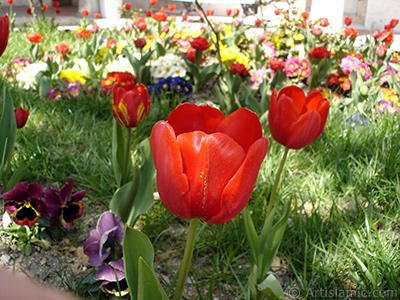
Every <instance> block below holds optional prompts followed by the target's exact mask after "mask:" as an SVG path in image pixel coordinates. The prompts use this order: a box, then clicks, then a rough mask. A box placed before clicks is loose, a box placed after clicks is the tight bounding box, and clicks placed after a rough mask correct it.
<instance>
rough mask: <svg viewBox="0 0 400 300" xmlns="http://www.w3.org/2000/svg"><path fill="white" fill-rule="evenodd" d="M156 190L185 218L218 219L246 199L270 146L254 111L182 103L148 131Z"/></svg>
mask: <svg viewBox="0 0 400 300" xmlns="http://www.w3.org/2000/svg"><path fill="white" fill-rule="evenodd" d="M150 143H151V150H152V153H153V159H154V165H155V167H156V170H157V189H158V192H159V194H160V198H161V200H162V202H163V203H164V205H165V206H166V207H167V208H168V209H169V210H170V211H171V212H172V213H173V214H174V215H176V216H178V217H180V218H183V219H194V218H198V219H202V220H204V221H205V222H207V223H209V224H220V223H224V222H227V221H229V220H231V219H232V218H234V217H235V216H236V215H237V214H239V213H240V211H242V209H243V208H244V207H245V206H246V204H247V202H248V201H249V199H250V197H251V194H252V191H253V188H254V184H255V182H256V179H257V175H258V171H259V169H260V165H261V163H262V161H263V160H264V157H265V155H266V153H267V150H268V139H267V138H266V137H263V136H262V128H261V124H260V121H259V120H258V117H257V115H256V114H255V113H253V112H252V111H250V110H248V109H246V108H240V109H238V110H236V111H235V112H233V113H232V114H230V115H229V116H227V117H224V115H223V114H222V112H221V111H219V110H218V109H216V108H214V107H212V106H207V105H200V106H196V105H195V104H190V103H184V104H180V105H179V106H178V107H177V108H176V109H175V110H174V111H173V112H172V113H171V114H170V115H169V117H168V119H167V121H159V122H157V123H156V124H155V125H154V127H153V129H152V132H151V137H150Z"/></svg>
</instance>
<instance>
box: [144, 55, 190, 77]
mask: <svg viewBox="0 0 400 300" xmlns="http://www.w3.org/2000/svg"><path fill="white" fill-rule="evenodd" d="M186 69H187V66H186V63H185V61H184V60H183V59H182V58H181V57H180V56H178V55H176V54H172V53H168V54H166V55H164V56H161V57H160V58H158V59H157V60H156V61H154V63H153V64H152V66H151V68H150V74H151V78H152V82H155V83H156V82H158V81H159V80H161V79H166V78H168V77H184V76H185V75H186Z"/></svg>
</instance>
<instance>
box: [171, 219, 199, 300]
mask: <svg viewBox="0 0 400 300" xmlns="http://www.w3.org/2000/svg"><path fill="white" fill-rule="evenodd" d="M198 224H199V219H191V220H190V226H189V231H188V234H187V241H186V247H185V253H184V254H183V260H182V263H181V267H180V270H179V277H178V282H177V284H176V290H175V294H174V299H173V300H181V299H182V295H183V290H184V288H185V283H186V278H187V275H188V273H189V267H190V262H191V260H192V255H193V249H194V242H195V239H196V232H197V225H198Z"/></svg>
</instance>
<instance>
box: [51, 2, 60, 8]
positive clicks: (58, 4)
mask: <svg viewBox="0 0 400 300" xmlns="http://www.w3.org/2000/svg"><path fill="white" fill-rule="evenodd" d="M51 5H52V6H53V7H54V8H58V7H59V6H60V2H58V1H52V2H51Z"/></svg>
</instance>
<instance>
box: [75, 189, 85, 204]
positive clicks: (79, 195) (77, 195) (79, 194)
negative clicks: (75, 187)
mask: <svg viewBox="0 0 400 300" xmlns="http://www.w3.org/2000/svg"><path fill="white" fill-rule="evenodd" d="M85 195H86V191H85V190H83V191H79V192H76V193H74V194H73V195H72V197H71V202H78V201H81V200H82V199H83V198H84V197H85Z"/></svg>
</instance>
